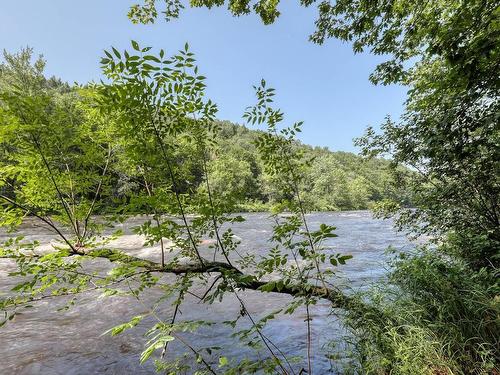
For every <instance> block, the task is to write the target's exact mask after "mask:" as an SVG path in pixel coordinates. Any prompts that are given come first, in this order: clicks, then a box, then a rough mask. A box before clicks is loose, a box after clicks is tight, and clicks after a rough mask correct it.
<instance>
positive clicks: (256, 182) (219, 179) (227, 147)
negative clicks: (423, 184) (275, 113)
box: [0, 48, 410, 212]
mask: <svg viewBox="0 0 500 375" xmlns="http://www.w3.org/2000/svg"><path fill="white" fill-rule="evenodd" d="M4 61H5V62H4V63H2V64H1V65H0V87H2V90H4V92H11V93H12V92H15V90H16V89H17V88H19V87H23V85H25V87H24V89H28V88H29V89H30V90H38V91H41V90H44V91H45V93H46V95H48V96H50V97H52V99H51V100H53V101H65V102H67V103H68V104H70V105H71V106H74V107H75V108H78V110H75V111H74V113H72V116H73V119H72V121H76V122H78V123H81V122H84V121H86V119H88V117H89V116H90V114H89V113H88V109H87V112H86V110H85V109H84V104H83V102H84V97H83V96H81V92H82V91H85V90H89V91H91V90H92V89H91V88H90V86H89V85H86V87H85V88H81V87H71V86H70V85H68V84H67V83H64V82H62V81H61V80H60V79H58V78H56V77H50V78H48V77H45V76H44V72H43V66H44V65H45V64H46V62H45V61H43V59H42V58H40V57H38V59H37V57H36V56H33V51H32V49H30V48H26V49H23V50H21V51H19V52H16V53H8V52H4ZM26 86H31V87H26ZM87 121H88V120H87ZM216 121H217V126H218V127H220V131H219V136H220V139H219V142H218V146H217V149H214V151H213V154H212V155H211V156H210V157H209V159H208V160H207V167H208V170H209V171H210V174H211V179H212V188H213V190H214V192H215V193H216V194H218V195H219V194H225V195H227V196H232V197H235V199H237V202H238V203H237V205H236V206H235V210H236V211H239V212H244V211H266V210H269V209H271V208H272V207H273V205H274V204H278V203H279V202H280V201H281V200H282V199H283V198H285V197H283V196H282V195H281V190H280V189H279V188H277V187H276V185H275V184H273V183H272V181H271V176H269V175H266V174H265V172H264V166H263V164H262V161H261V160H260V158H259V157H258V156H257V152H256V146H255V141H256V140H257V139H258V137H259V131H258V130H252V129H251V128H250V129H249V128H247V127H245V126H244V125H237V124H232V123H230V122H228V121H218V120H216ZM297 142H298V141H297ZM297 147H299V148H302V149H303V151H304V153H305V157H306V158H308V159H311V168H310V169H309V170H308V171H307V176H306V177H305V178H304V181H303V184H302V187H301V188H302V190H303V192H304V193H303V199H304V204H305V205H306V207H307V208H308V209H309V210H312V211H325V210H328V211H338V210H363V209H368V208H371V207H373V206H374V204H375V203H377V202H382V201H384V200H386V199H393V200H397V201H399V202H400V203H401V204H403V205H406V206H408V205H410V200H409V196H408V194H407V193H406V194H405V192H404V190H403V189H401V188H398V187H397V184H396V179H395V178H394V176H393V174H392V173H390V171H389V169H390V162H389V161H387V160H384V159H380V158H373V159H366V158H362V157H360V156H357V155H355V154H352V153H348V152H341V151H338V152H331V151H329V150H328V149H327V148H320V147H310V146H307V145H300V144H299V142H298V143H297ZM179 152H180V154H179V156H178V157H179V158H181V159H182V160H186V159H188V155H189V153H190V150H189V148H185V149H180V150H179ZM117 157H118V156H117ZM121 157H122V158H124V157H125V156H121ZM185 168H186V170H185V171H183V172H182V173H183V176H184V179H185V181H188V182H189V184H187V185H186V184H185V185H184V186H183V187H182V193H187V194H189V193H190V192H192V191H196V190H197V189H199V188H202V185H203V181H202V175H203V173H202V172H201V171H200V170H199V167H198V166H197V165H196V164H190V163H186V165H185ZM110 178H113V179H114V183H113V184H112V185H113V186H114V190H115V191H114V192H113V194H112V197H113V198H114V199H120V198H123V197H125V196H126V195H127V194H126V191H127V190H130V189H133V190H136V191H137V190H141V189H142V190H143V192H145V187H144V186H143V185H142V184H138V183H137V181H136V180H135V179H134V176H130V175H128V174H127V173H126V172H124V171H120V172H118V171H116V172H115V173H113V174H112V175H110ZM401 178H402V177H401ZM2 188H3V189H4V194H6V195H7V196H9V197H10V198H15V197H14V196H11V195H9V187H8V185H5V186H3V187H2ZM109 205H110V206H112V205H113V202H109ZM102 206H103V207H105V205H102ZM140 209H141V208H138V212H139V211H140Z"/></svg>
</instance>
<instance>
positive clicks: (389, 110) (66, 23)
mask: <svg viewBox="0 0 500 375" xmlns="http://www.w3.org/2000/svg"><path fill="white" fill-rule="evenodd" d="M132 3H133V1H128V0H85V1H76V0H75V1H70V0H50V1H41V0H15V1H12V0H0V48H2V49H6V50H7V51H9V52H14V51H17V50H19V48H20V47H22V46H27V45H29V46H31V47H33V48H34V49H35V52H36V53H42V54H43V55H44V57H45V59H46V60H47V73H48V74H49V75H56V76H58V77H60V78H62V79H63V80H66V81H68V82H75V81H76V82H79V83H85V82H88V81H90V80H98V79H99V78H100V69H99V60H100V58H101V57H102V55H103V49H106V48H109V47H110V46H115V47H117V48H119V49H123V48H129V46H130V40H131V39H133V40H137V41H138V42H139V43H140V44H141V45H149V46H153V47H155V48H158V49H160V48H164V49H165V50H166V51H167V52H168V51H171V52H175V51H176V50H178V49H180V48H182V46H183V45H184V43H185V42H189V45H190V47H191V50H192V52H194V53H195V54H196V57H197V60H198V65H199V68H200V71H201V72H202V74H204V75H205V76H207V84H208V89H207V93H208V96H209V97H210V98H211V99H212V100H214V101H215V102H216V103H217V104H218V106H219V115H218V117H219V118H220V119H223V120H231V121H234V122H238V123H242V119H241V115H242V113H243V111H244V108H245V107H246V106H249V105H252V104H253V103H254V96H253V89H252V85H253V84H256V83H258V82H259V81H260V79H261V78H265V79H266V81H267V82H268V83H269V85H270V86H273V87H274V88H275V89H276V90H277V104H278V105H279V106H280V108H281V109H282V110H283V111H284V112H285V114H286V120H288V121H289V122H294V121H299V120H302V121H304V122H305V124H304V130H303V133H302V134H301V136H300V138H301V140H302V141H303V142H304V143H307V144H311V145H314V146H327V147H329V148H330V149H331V150H343V151H355V147H354V146H353V143H352V139H353V138H354V137H357V136H360V135H362V134H363V131H364V129H365V128H366V127H367V126H368V125H373V126H378V125H379V124H380V123H381V122H382V121H383V120H384V117H385V116H386V115H391V116H393V117H398V116H399V115H400V114H401V110H402V104H403V101H404V99H405V93H406V90H405V89H404V88H402V87H397V86H386V87H384V86H374V85H372V84H371V83H370V82H369V81H368V75H369V74H370V72H371V71H372V70H373V68H374V67H375V65H376V64H377V63H378V62H380V61H382V58H381V57H377V56H372V55H370V54H358V55H354V54H353V52H352V49H351V46H350V45H349V44H347V43H342V42H339V41H337V40H329V41H328V42H327V43H325V44H324V45H322V46H318V45H315V44H313V43H311V42H309V41H308V39H307V38H308V35H309V34H310V33H311V32H312V31H313V30H314V19H315V16H316V10H315V9H314V8H311V9H305V8H302V7H300V6H298V5H295V4H296V3H298V0H297V1H286V2H283V3H286V5H282V6H281V10H282V15H281V17H280V18H279V19H278V21H277V22H276V23H275V24H273V25H271V26H264V25H263V24H262V23H261V22H260V20H259V19H258V17H257V16H255V15H253V14H252V15H250V16H247V17H240V18H234V17H232V16H231V15H230V14H229V13H228V12H227V11H226V10H225V9H215V10H214V9H213V10H211V11H209V10H205V9H186V10H185V11H184V14H183V15H182V16H181V18H180V19H178V20H174V21H172V22H169V23H166V22H165V21H163V20H162V19H159V20H158V21H157V22H156V24H155V25H148V26H144V25H133V24H132V23H131V22H130V21H129V20H128V18H127V16H126V13H127V11H128V7H129V5H130V4H132Z"/></svg>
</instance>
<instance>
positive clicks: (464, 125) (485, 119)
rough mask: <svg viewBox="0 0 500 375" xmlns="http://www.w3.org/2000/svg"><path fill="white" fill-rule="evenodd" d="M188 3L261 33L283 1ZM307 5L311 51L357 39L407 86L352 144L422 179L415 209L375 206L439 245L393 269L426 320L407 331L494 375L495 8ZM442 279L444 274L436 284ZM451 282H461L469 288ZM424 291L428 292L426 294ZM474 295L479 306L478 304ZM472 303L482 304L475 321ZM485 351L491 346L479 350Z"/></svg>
mask: <svg viewBox="0 0 500 375" xmlns="http://www.w3.org/2000/svg"><path fill="white" fill-rule="evenodd" d="M150 3H151V4H152V5H154V4H155V2H150ZM166 3H167V4H168V3H169V2H168V1H167V2H166ZM190 4H191V6H205V7H209V8H210V7H212V6H222V5H225V4H227V5H228V9H229V11H230V12H231V13H232V14H234V15H243V14H248V13H250V12H251V11H252V10H253V11H254V12H255V13H257V14H259V15H260V17H261V18H262V20H263V22H264V23H265V24H267V23H272V22H274V21H275V20H276V18H277V17H278V16H279V10H278V5H279V2H278V1H253V2H251V1H240V2H225V1H191V2H190ZM301 4H302V5H304V6H312V5H313V4H317V6H318V18H317V20H316V31H315V32H314V33H313V34H312V35H311V37H310V39H311V40H312V41H313V42H316V43H323V42H324V41H325V40H326V39H328V38H331V37H334V38H338V39H340V40H344V41H348V42H351V43H352V45H353V49H354V51H355V52H361V51H364V50H369V51H370V52H372V53H374V54H378V55H384V56H387V55H388V56H389V59H388V61H386V62H384V63H382V64H379V65H378V66H377V68H376V69H375V71H374V72H373V73H372V75H371V77H370V79H371V81H372V82H374V83H381V84H391V83H398V84H403V85H407V86H408V87H409V95H408V100H407V103H406V111H405V113H404V115H403V116H402V118H401V121H399V122H395V121H392V120H391V119H388V120H387V122H386V123H385V124H383V126H382V134H376V132H375V131H374V130H373V129H368V131H367V133H366V135H365V136H364V137H362V138H360V139H358V141H357V143H358V145H359V146H361V147H362V148H363V149H364V154H365V155H367V156H374V155H381V154H385V155H390V156H391V157H392V159H393V166H394V171H395V173H396V174H401V170H398V168H399V166H400V165H404V166H407V167H409V168H410V169H411V170H413V171H415V172H416V173H404V172H403V173H404V174H406V175H407V176H408V177H409V180H406V179H403V180H401V184H403V185H405V186H406V187H407V189H409V191H411V195H412V203H413V205H414V206H415V207H414V209H411V210H409V209H406V208H404V207H403V205H401V202H394V201H387V202H385V203H384V204H383V205H381V206H379V209H380V210H379V213H380V214H381V215H382V216H386V217H387V216H392V217H395V218H396V220H397V224H398V225H399V227H400V228H401V229H406V230H411V231H413V232H414V233H417V234H423V235H427V236H430V238H431V239H433V240H434V242H435V243H436V244H438V246H437V247H433V248H431V249H421V251H419V252H417V253H416V254H414V255H413V256H410V257H408V258H404V255H402V256H403V259H405V260H403V261H397V262H396V264H395V265H396V271H395V273H394V274H393V282H394V283H396V284H397V286H398V288H400V289H401V290H403V291H405V292H406V294H403V295H402V296H400V299H401V300H405V301H406V302H408V301H410V302H408V303H407V304H406V305H404V303H403V307H402V308H401V306H400V308H399V309H397V314H399V315H400V316H402V315H404V310H405V308H404V306H406V308H407V309H408V308H410V306H416V308H415V311H420V312H419V313H416V316H417V317H418V318H416V319H415V320H410V321H408V320H406V321H405V320H403V321H402V322H401V324H402V325H407V326H410V327H414V328H416V329H417V330H423V331H420V332H427V334H429V335H433V336H434V337H438V339H439V340H441V342H442V343H443V345H449V347H450V350H449V351H447V352H446V353H445V354H444V356H448V357H449V358H455V357H457V354H456V353H460V354H459V355H458V357H459V359H458V364H456V366H458V369H459V370H455V371H464V372H484V371H493V372H494V371H498V368H497V366H496V365H495V363H496V364H498V362H499V354H498V350H497V349H494V348H498V340H497V339H496V337H498V336H499V335H498V332H499V327H498V324H497V323H496V324H495V323H491V324H490V320H489V318H488V316H489V314H493V315H494V314H496V313H495V312H494V311H497V309H498V301H497V297H496V296H497V295H498V290H499V285H498V278H497V276H498V275H497V270H498V266H499V261H500V252H499V250H500V223H499V218H500V204H499V202H498V197H499V193H500V191H499V186H500V184H499V171H500V164H499V163H500V162H499V160H500V142H499V137H500V128H499V125H498V124H499V117H498V114H499V113H500V110H499V86H500V85H499V83H500V80H499V77H498V70H499V64H500V59H499V50H500V43H498V41H499V39H500V27H499V25H500V11H499V8H498V3H497V2H495V1H490V0H473V1H468V2H462V1H458V0H445V1H438V2H436V1H425V2H418V1H417V2H415V1H406V0H402V1H395V0H389V1H375V2H374V1H368V0H366V1H364V0H362V1H356V2H353V1H349V0H345V1H344V0H337V1H334V2H326V1H322V2H315V1H302V2H301ZM153 19H154V18H152V19H151V20H153ZM408 181H409V182H408ZM417 265H418V266H417ZM402 270H405V271H406V272H402ZM436 275H439V277H438V278H435V277H433V276H436ZM455 275H462V279H460V278H456V277H455ZM431 281H432V282H431ZM446 285H448V286H449V285H452V286H453V287H451V288H446V287H445V286H446ZM471 286H473V288H472V287H471ZM426 290H432V291H433V292H432V293H428V294H427V293H422V291H426ZM465 290H467V291H469V292H468V293H464V292H463V291H465ZM457 291H462V293H457ZM472 291H474V293H473V292H472ZM478 296H481V298H479V297H478ZM476 298H479V300H480V302H477V303H472V301H477V299H476ZM396 302H397V301H396ZM390 306H391V307H392V308H394V307H395V306H399V304H398V303H394V304H392V305H390ZM436 306H440V308H439V309H436ZM457 306H460V307H461V308H458V309H457V308H456V307H457ZM470 306H475V308H476V309H477V310H478V311H477V313H473V309H472V308H470ZM479 306H490V307H491V308H485V309H482V308H481V309H480V308H479ZM466 307H467V308H466ZM438 312H439V313H438ZM464 315H465V316H468V317H469V318H470V319H469V318H464ZM355 323H356V324H359V323H360V322H359V321H357V320H356V321H355ZM450 326H453V327H456V330H453V329H450ZM382 327H383V328H382V331H384V330H385V329H386V328H387V326H386V325H385V324H383V325H382ZM477 327H481V329H480V330H477V329H476V328H477ZM482 328H485V329H484V330H483V329H482ZM375 331H376V330H375ZM372 334H373V336H372V338H374V340H373V341H371V344H373V345H372V346H368V347H365V349H367V348H369V349H368V350H373V352H366V351H365V353H364V354H365V355H370V354H371V355H372V357H371V359H372V360H373V361H374V362H376V361H377V358H376V355H373V353H374V352H375V350H381V351H382V353H385V354H388V353H389V352H391V353H392V354H388V355H389V358H391V360H389V361H388V362H389V363H391V361H394V363H393V364H389V365H388V366H389V367H390V366H393V369H394V371H403V372H404V371H409V370H408V368H406V370H403V369H404V368H405V367H404V365H401V366H400V367H398V366H399V365H400V364H401V363H400V362H398V360H397V359H396V355H395V353H397V351H398V350H399V349H401V347H399V348H397V347H392V349H391V344H388V343H389V342H390V340H389V339H388V341H384V342H383V341H377V340H376V339H375V338H377V337H378V338H381V337H384V335H393V334H395V332H391V331H390V330H387V331H384V334H381V332H380V331H376V332H372ZM361 335H362V334H361ZM385 337H387V336H385ZM398 337H399V338H401V339H404V340H407V339H408V338H411V337H412V336H411V334H410V333H408V332H406V333H405V334H401V335H399V336H398ZM392 338H393V339H394V337H392ZM367 341H370V340H367ZM393 342H394V340H393ZM478 347H481V348H488V349H485V351H478V350H477V348H478ZM374 348H376V349H374ZM367 353H368V354H367ZM378 353H380V352H378ZM484 353H487V354H484ZM366 358H368V361H367V362H370V358H369V357H366V356H365V359H366ZM381 362H383V361H381ZM381 362H379V365H380V363H381ZM450 363H451V362H450ZM380 366H381V367H379V368H378V370H377V371H383V370H382V369H383V368H384V367H385V365H380ZM492 368H497V369H496V370H492ZM398 369H399V370H398ZM410 372H411V371H410Z"/></svg>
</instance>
